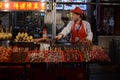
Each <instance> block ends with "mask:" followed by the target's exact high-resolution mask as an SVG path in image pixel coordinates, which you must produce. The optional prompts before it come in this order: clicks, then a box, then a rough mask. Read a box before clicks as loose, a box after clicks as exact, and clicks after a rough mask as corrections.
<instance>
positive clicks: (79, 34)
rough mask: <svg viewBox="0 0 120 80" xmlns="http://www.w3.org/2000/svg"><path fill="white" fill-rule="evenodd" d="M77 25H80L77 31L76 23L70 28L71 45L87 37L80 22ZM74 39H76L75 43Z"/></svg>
mask: <svg viewBox="0 0 120 80" xmlns="http://www.w3.org/2000/svg"><path fill="white" fill-rule="evenodd" d="M79 25H80V27H79V29H78V30H76V22H74V24H73V26H72V37H71V43H76V42H77V41H79V40H81V39H84V38H86V36H87V34H86V32H85V29H84V25H83V23H82V21H81V22H80V23H79ZM76 39H77V41H76Z"/></svg>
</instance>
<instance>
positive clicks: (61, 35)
mask: <svg viewBox="0 0 120 80" xmlns="http://www.w3.org/2000/svg"><path fill="white" fill-rule="evenodd" d="M62 37H63V34H59V35H58V36H55V38H54V39H55V40H59V39H61V38H62Z"/></svg>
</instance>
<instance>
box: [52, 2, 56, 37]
mask: <svg viewBox="0 0 120 80" xmlns="http://www.w3.org/2000/svg"><path fill="white" fill-rule="evenodd" d="M55 36H56V0H53V26H52V38H54V37H55Z"/></svg>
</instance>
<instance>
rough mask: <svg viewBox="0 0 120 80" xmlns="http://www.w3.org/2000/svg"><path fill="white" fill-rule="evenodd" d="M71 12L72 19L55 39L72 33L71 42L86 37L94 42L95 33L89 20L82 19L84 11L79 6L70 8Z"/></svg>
mask: <svg viewBox="0 0 120 80" xmlns="http://www.w3.org/2000/svg"><path fill="white" fill-rule="evenodd" d="M70 12H72V21H70V22H69V23H68V24H67V26H66V27H65V28H64V29H63V30H62V31H61V32H60V33H59V34H58V36H55V39H57V40H59V39H61V38H63V37H66V36H67V35H68V34H69V33H71V40H70V41H71V43H76V42H78V41H80V40H84V39H86V40H89V41H91V42H92V38H93V33H92V31H91V27H90V24H89V22H87V21H84V20H82V14H83V11H82V10H81V9H80V8H79V7H76V8H75V9H73V10H70Z"/></svg>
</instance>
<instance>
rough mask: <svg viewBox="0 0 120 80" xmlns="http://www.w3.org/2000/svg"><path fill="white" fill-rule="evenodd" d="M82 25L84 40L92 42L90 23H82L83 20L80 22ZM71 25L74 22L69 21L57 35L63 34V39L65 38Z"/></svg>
mask: <svg viewBox="0 0 120 80" xmlns="http://www.w3.org/2000/svg"><path fill="white" fill-rule="evenodd" d="M82 23H83V25H84V29H85V32H86V34H87V37H86V39H88V40H92V38H93V33H92V31H91V26H90V23H89V22H87V21H84V20H82ZM73 24H74V21H69V23H68V24H67V26H66V27H65V28H64V29H63V30H62V31H61V32H60V33H59V34H63V37H66V36H67V35H68V34H69V33H70V32H71V30H72V26H73Z"/></svg>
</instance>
